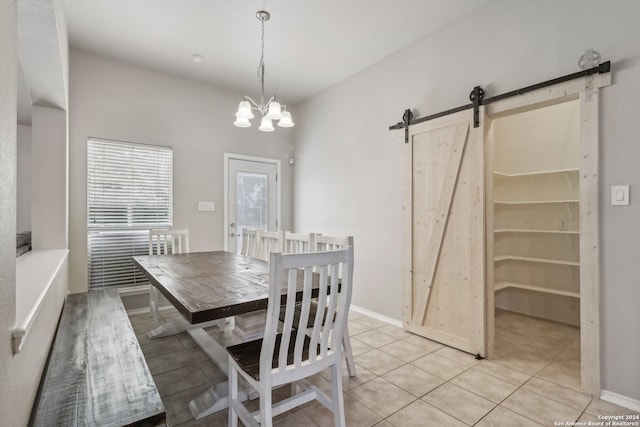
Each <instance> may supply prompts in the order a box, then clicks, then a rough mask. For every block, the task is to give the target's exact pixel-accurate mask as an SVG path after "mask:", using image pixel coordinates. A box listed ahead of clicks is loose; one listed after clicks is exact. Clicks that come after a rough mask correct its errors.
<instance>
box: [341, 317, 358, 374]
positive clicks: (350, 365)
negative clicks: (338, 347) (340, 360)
mask: <svg viewBox="0 0 640 427" xmlns="http://www.w3.org/2000/svg"><path fill="white" fill-rule="evenodd" d="M342 347H343V348H344V355H345V358H346V359H347V371H348V372H349V376H350V377H355V376H356V363H355V362H354V361H353V351H352V350H351V338H349V326H348V325H347V324H345V326H344V334H343V335H342Z"/></svg>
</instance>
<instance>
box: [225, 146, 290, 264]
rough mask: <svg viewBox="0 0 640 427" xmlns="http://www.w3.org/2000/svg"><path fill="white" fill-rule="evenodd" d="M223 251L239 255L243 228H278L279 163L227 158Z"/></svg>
mask: <svg viewBox="0 0 640 427" xmlns="http://www.w3.org/2000/svg"><path fill="white" fill-rule="evenodd" d="M226 160H227V185H228V189H227V191H228V198H227V203H226V204H227V206H226V209H227V221H226V228H227V239H226V241H227V243H228V244H227V250H228V251H229V252H234V253H239V252H240V249H241V247H242V230H243V229H245V228H252V229H260V230H276V229H277V228H278V186H277V174H278V165H279V162H278V161H276V160H269V159H246V158H233V157H230V156H229V157H227V159H226Z"/></svg>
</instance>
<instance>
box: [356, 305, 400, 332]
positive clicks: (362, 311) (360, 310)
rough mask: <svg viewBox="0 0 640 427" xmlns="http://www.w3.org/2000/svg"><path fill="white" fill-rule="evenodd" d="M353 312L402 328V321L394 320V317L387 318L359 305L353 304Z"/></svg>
mask: <svg viewBox="0 0 640 427" xmlns="http://www.w3.org/2000/svg"><path fill="white" fill-rule="evenodd" d="M351 310H353V311H355V312H357V313H360V314H364V315H367V316H369V317H373V318H374V319H378V320H381V321H383V322H386V323H388V324H390V325H393V326H397V327H398V328H402V321H401V320H397V319H394V318H392V317H388V316H385V315H383V314H380V313H376V312H375V311H371V310H367V309H366V308H362V307H358V306H357V305H353V304H351Z"/></svg>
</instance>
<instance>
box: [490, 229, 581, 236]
mask: <svg viewBox="0 0 640 427" xmlns="http://www.w3.org/2000/svg"><path fill="white" fill-rule="evenodd" d="M493 232H494V233H531V234H535V233H539V234H575V235H579V234H580V232H579V231H570V230H529V229H525V228H498V229H495V230H494V231H493Z"/></svg>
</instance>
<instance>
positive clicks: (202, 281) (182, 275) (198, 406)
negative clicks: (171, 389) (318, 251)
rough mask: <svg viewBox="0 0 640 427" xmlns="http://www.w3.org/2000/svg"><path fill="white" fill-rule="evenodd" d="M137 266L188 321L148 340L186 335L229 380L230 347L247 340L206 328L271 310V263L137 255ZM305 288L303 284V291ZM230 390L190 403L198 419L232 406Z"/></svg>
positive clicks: (221, 387) (223, 255)
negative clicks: (224, 320)
mask: <svg viewBox="0 0 640 427" xmlns="http://www.w3.org/2000/svg"><path fill="white" fill-rule="evenodd" d="M133 262H134V264H135V265H137V266H138V267H139V268H140V270H141V271H142V272H144V274H145V275H146V277H147V278H148V279H149V282H150V283H151V285H152V286H155V287H156V288H157V289H158V290H159V291H160V293H162V295H164V297H166V298H167V299H168V300H169V301H170V302H171V304H173V306H174V307H175V308H176V309H177V310H178V311H179V312H180V313H182V315H183V317H184V321H177V322H172V323H165V324H162V325H160V326H159V327H158V328H156V329H155V330H152V331H151V332H150V333H149V336H150V337H151V338H158V337H163V336H169V335H173V334H178V333H182V332H187V333H188V334H189V335H190V336H191V338H193V340H194V341H195V342H196V343H197V344H198V345H199V346H200V347H201V348H202V350H203V351H204V352H205V353H206V354H207V355H208V356H209V358H211V360H212V361H213V362H214V363H215V364H216V365H217V366H218V367H219V368H220V369H221V370H222V371H223V372H224V373H225V374H227V375H228V355H227V351H226V346H227V345H230V344H235V343H238V342H242V339H241V338H239V337H237V336H235V334H232V333H231V331H230V329H229V328H228V327H227V329H226V331H224V333H223V332H222V331H221V330H218V332H217V333H211V334H210V333H209V332H207V329H206V328H210V327H218V328H224V324H223V325H220V323H224V322H219V320H220V319H226V318H229V317H232V316H236V315H239V314H244V313H250V312H254V311H257V310H262V309H265V308H267V304H268V301H269V264H268V263H267V262H266V261H262V260H259V259H255V258H250V257H246V256H242V255H237V254H233V253H230V252H225V251H214V252H194V253H188V254H173V255H148V256H135V257H133ZM301 278H302V277H301ZM301 287H302V280H300V290H301ZM220 337H224V338H222V339H220ZM227 391H228V387H227V383H226V382H223V383H220V384H217V385H215V386H213V387H211V388H210V389H209V390H207V391H206V392H205V393H204V394H202V395H201V396H199V397H197V398H195V399H193V400H192V401H191V402H189V409H190V410H191V413H192V415H193V416H194V418H195V419H199V418H202V417H205V416H207V415H209V414H212V413H214V412H217V411H219V410H221V409H224V408H226V407H228V399H227V394H228V393H227ZM250 393H251V392H250V391H249V390H244V393H240V395H241V398H243V399H246V398H248V397H249V396H250Z"/></svg>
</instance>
